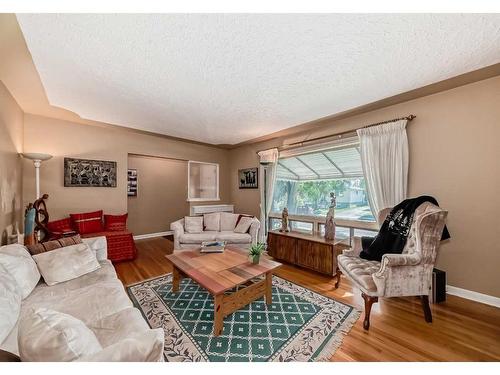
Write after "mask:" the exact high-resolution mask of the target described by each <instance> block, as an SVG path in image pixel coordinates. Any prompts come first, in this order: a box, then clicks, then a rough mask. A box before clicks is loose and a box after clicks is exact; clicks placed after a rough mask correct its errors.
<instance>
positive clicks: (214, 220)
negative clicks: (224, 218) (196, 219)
mask: <svg viewBox="0 0 500 375" xmlns="http://www.w3.org/2000/svg"><path fill="white" fill-rule="evenodd" d="M203 225H204V226H205V228H204V230H211V231H216V232H218V231H220V213H218V212H214V213H211V214H204V215H203Z"/></svg>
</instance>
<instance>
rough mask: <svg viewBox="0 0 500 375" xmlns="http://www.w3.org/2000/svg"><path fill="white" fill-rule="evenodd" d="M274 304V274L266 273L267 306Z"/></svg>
mask: <svg viewBox="0 0 500 375" xmlns="http://www.w3.org/2000/svg"><path fill="white" fill-rule="evenodd" d="M271 303H273V273H272V272H268V273H266V304H267V305H270V304H271Z"/></svg>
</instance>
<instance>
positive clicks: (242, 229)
mask: <svg viewBox="0 0 500 375" xmlns="http://www.w3.org/2000/svg"><path fill="white" fill-rule="evenodd" d="M252 221H253V217H245V216H243V217H242V218H241V219H240V221H239V223H238V225H237V226H236V228H234V233H246V232H248V230H249V229H250V225H252Z"/></svg>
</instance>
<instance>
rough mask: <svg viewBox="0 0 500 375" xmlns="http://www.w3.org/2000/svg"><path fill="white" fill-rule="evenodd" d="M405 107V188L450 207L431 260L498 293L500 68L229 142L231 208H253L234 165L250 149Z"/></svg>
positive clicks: (454, 278)
mask: <svg viewBox="0 0 500 375" xmlns="http://www.w3.org/2000/svg"><path fill="white" fill-rule="evenodd" d="M410 113H413V114H415V115H416V116H417V118H416V119H415V120H413V121H412V122H411V123H410V124H409V125H408V138H409V146H410V175H409V195H410V196H418V195H422V194H429V195H433V196H434V197H436V198H437V200H438V201H439V203H440V205H441V206H442V207H443V208H445V209H447V210H448V211H449V216H448V227H449V229H450V232H451V236H452V238H451V240H450V241H448V242H446V243H443V244H442V246H441V248H440V254H439V257H438V264H437V266H438V268H441V269H443V270H445V271H446V272H447V277H448V284H449V285H453V286H456V287H460V288H465V289H469V290H474V291H477V292H480V293H485V294H489V295H494V296H497V297H500V274H499V272H498V269H499V266H500V245H499V241H498V232H499V230H500V224H499V223H500V219H499V212H500V146H499V140H500V120H499V119H500V76H497V77H495V78H490V79H487V80H484V81H480V82H476V83H473V84H469V85H466V86H462V87H458V88H455V89H452V90H449V91H444V92H442V93H438V94H434V95H430V96H426V97H422V98H419V99H415V100H411V101H408V102H405V103H401V104H397V105H393V106H390V107H386V108H383V109H379V110H376V111H372V112H368V113H365V114H362V115H359V116H355V117H351V118H347V119H343V120H339V121H335V122H329V123H328V122H325V123H322V124H321V126H316V127H315V130H314V131H310V132H305V133H304V132H303V133H300V134H296V135H294V136H290V137H287V138H278V139H275V140H271V141H267V142H264V143H257V144H252V145H248V146H244V147H241V148H237V149H234V150H231V152H230V157H229V159H230V161H231V166H230V170H231V173H230V182H231V183H230V188H231V197H232V201H233V203H234V204H235V206H236V207H235V209H236V210H237V211H244V212H248V213H252V214H254V215H257V214H258V213H259V194H258V191H253V190H239V189H238V185H237V170H238V168H248V167H254V166H257V164H258V159H257V156H256V154H255V152H256V151H257V150H262V149H266V148H269V147H272V146H279V145H282V144H286V143H290V142H293V141H298V140H303V139H307V138H312V137H316V136H321V135H326V134H332V133H335V132H340V131H344V130H351V129H355V128H357V127H360V126H362V125H365V124H370V123H374V122H377V121H383V120H386V119H390V118H395V117H400V116H404V115H408V114H410Z"/></svg>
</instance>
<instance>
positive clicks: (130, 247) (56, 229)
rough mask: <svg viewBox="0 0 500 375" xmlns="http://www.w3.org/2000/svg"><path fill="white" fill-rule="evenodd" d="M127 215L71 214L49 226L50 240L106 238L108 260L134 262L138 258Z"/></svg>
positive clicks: (97, 212) (96, 212)
mask: <svg viewBox="0 0 500 375" xmlns="http://www.w3.org/2000/svg"><path fill="white" fill-rule="evenodd" d="M126 223H127V214H125V215H104V223H103V214H102V211H95V212H87V213H82V214H71V215H70V217H68V218H65V219H61V220H57V221H52V222H49V223H48V224H47V228H48V229H49V232H50V235H49V237H50V239H55V238H60V237H65V236H70V235H74V234H77V233H78V234H80V236H81V237H82V238H90V237H100V236H105V237H106V241H107V243H108V259H109V260H111V261H112V262H120V261H124V260H132V259H135V257H136V256H137V248H136V247H135V242H134V237H133V234H132V232H129V231H128V230H127V224H126Z"/></svg>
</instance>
